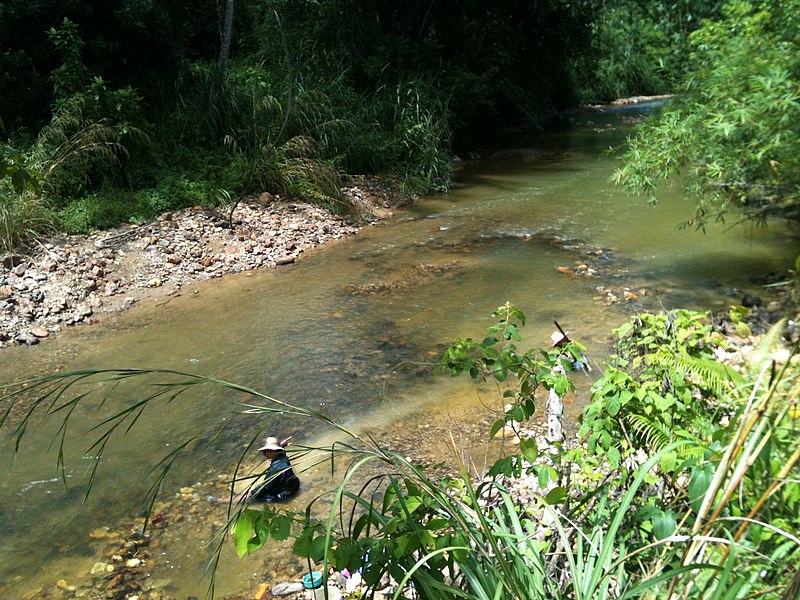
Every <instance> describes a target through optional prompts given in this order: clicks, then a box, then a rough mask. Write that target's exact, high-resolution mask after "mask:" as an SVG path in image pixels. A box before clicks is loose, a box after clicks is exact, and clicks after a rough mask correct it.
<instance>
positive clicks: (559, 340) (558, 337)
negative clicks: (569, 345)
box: [550, 331, 569, 348]
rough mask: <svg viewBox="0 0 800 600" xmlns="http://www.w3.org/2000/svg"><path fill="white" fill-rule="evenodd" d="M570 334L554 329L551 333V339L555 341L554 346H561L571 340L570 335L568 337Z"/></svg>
mask: <svg viewBox="0 0 800 600" xmlns="http://www.w3.org/2000/svg"><path fill="white" fill-rule="evenodd" d="M568 335H569V334H568V333H567V332H563V333H562V332H561V331H554V332H553V333H551V334H550V341H551V342H553V348H555V347H557V346H561V345H562V344H564V343H566V342H568V341H569V337H567V336H568Z"/></svg>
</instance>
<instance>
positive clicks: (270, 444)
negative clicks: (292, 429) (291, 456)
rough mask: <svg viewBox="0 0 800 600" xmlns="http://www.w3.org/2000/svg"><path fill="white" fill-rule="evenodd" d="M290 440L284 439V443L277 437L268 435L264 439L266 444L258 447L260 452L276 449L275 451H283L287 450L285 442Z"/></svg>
mask: <svg viewBox="0 0 800 600" xmlns="http://www.w3.org/2000/svg"><path fill="white" fill-rule="evenodd" d="M287 441H288V440H284V441H283V442H282V443H281V442H279V441H278V438H276V437H268V438H267V439H265V440H264V444H263V445H262V446H261V448H259V449H258V451H259V452H263V451H264V450H274V451H275V452H283V451H284V450H286V448H285V444H286V442H287Z"/></svg>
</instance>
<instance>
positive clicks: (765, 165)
mask: <svg viewBox="0 0 800 600" xmlns="http://www.w3.org/2000/svg"><path fill="white" fill-rule="evenodd" d="M797 14H800V1H798V0H779V1H777V2H769V3H768V2H758V1H755V0H730V1H729V2H727V3H726V5H725V7H724V9H723V18H722V19H721V20H718V21H710V20H709V21H706V22H704V24H703V26H702V27H701V28H700V29H699V30H698V31H696V32H695V33H693V34H692V35H691V37H690V39H691V45H692V54H691V58H690V60H691V64H690V69H689V71H688V74H687V75H686V77H685V79H684V82H683V85H682V89H681V92H680V95H679V96H678V98H677V99H675V100H674V101H673V102H671V103H670V104H669V105H668V106H667V107H666V108H665V109H664V110H663V111H661V112H660V113H659V114H657V115H656V116H654V117H652V118H651V119H650V120H649V121H648V122H647V123H645V124H644V125H643V126H642V127H641V128H640V129H639V131H638V133H637V135H636V136H635V137H634V138H633V139H631V140H629V146H628V149H627V151H626V153H625V155H624V164H623V166H622V167H621V168H620V169H619V170H618V171H617V172H616V173H615V180H616V181H617V182H618V183H620V184H622V185H623V187H624V188H625V189H626V190H627V191H629V192H631V193H637V194H647V195H649V196H650V197H651V200H655V199H656V196H655V194H656V191H657V189H658V187H659V186H660V185H661V184H662V183H663V182H665V181H666V180H667V179H669V178H670V177H671V176H673V175H676V174H679V173H680V174H681V175H684V176H685V185H686V191H687V193H688V195H689V196H690V197H691V198H693V199H694V200H695V202H696V209H695V212H694V215H693V216H692V217H691V219H690V220H689V223H690V224H694V225H696V226H698V227H702V226H703V225H704V224H705V223H706V222H707V221H708V220H709V219H715V218H716V219H724V218H725V216H726V215H727V214H728V213H731V212H733V213H735V214H736V215H737V216H739V217H742V216H743V217H744V218H746V219H755V220H758V221H764V220H765V219H767V218H768V217H769V216H772V215H778V216H783V217H789V218H794V219H797V218H800V81H799V80H798V78H799V77H800V52H798V51H799V50H800V48H798V33H800V28H799V27H798V25H799V24H800V21H798V18H797V16H796V15H797Z"/></svg>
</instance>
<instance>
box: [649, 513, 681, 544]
mask: <svg viewBox="0 0 800 600" xmlns="http://www.w3.org/2000/svg"><path fill="white" fill-rule="evenodd" d="M677 528H678V522H677V521H676V520H675V515H674V514H673V513H672V511H671V510H669V511H667V512H662V513H661V514H660V515H658V516H657V517H655V518H654V519H653V535H654V536H655V538H656V539H657V540H663V539H664V538H668V537H669V536H671V535H672V534H673V533H675V530H676V529H677Z"/></svg>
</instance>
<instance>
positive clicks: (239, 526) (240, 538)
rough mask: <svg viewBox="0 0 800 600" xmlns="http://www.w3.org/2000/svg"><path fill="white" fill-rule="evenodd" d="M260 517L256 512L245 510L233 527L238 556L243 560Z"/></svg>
mask: <svg viewBox="0 0 800 600" xmlns="http://www.w3.org/2000/svg"><path fill="white" fill-rule="evenodd" d="M259 516H260V513H259V512H257V511H255V510H250V509H247V510H244V511H242V513H241V514H240V515H239V518H238V519H236V523H235V524H234V526H233V541H234V544H235V546H236V554H237V555H238V556H239V558H241V557H242V556H244V555H245V554H247V544H248V542H249V541H250V539H251V538H252V537H253V522H254V521H255V519H257V518H258V517H259Z"/></svg>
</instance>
